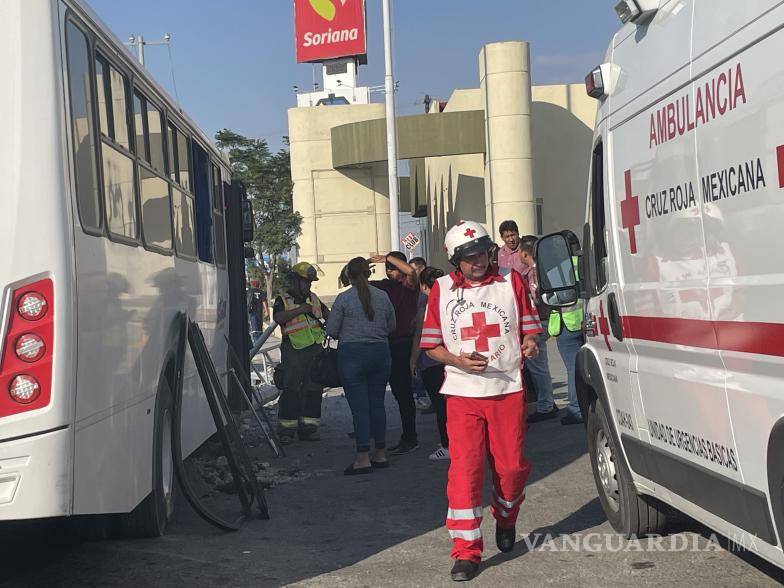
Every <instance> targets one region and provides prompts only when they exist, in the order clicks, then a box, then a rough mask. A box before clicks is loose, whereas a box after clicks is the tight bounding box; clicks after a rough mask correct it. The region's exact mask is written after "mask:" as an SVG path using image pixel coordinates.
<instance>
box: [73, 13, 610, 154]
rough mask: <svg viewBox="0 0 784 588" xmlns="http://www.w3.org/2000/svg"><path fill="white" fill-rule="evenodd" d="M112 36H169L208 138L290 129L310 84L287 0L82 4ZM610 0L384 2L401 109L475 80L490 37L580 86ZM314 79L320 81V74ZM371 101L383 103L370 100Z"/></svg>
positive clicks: (183, 86)
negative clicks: (525, 44) (524, 47)
mask: <svg viewBox="0 0 784 588" xmlns="http://www.w3.org/2000/svg"><path fill="white" fill-rule="evenodd" d="M88 2H89V3H90V4H91V5H92V7H93V9H94V10H95V11H96V12H97V13H98V15H99V16H100V17H101V18H102V19H103V21H104V22H105V23H106V24H107V25H108V26H109V27H110V28H111V29H112V30H113V31H114V33H115V34H116V35H117V36H118V37H120V38H121V39H123V40H125V39H127V38H128V36H129V35H130V34H131V33H137V34H138V33H142V34H143V35H144V36H145V37H146V38H147V39H159V38H161V37H162V36H163V34H164V33H166V32H169V33H171V35H172V56H173V63H174V74H175V79H176V85H177V91H178V94H179V100H180V103H181V105H182V107H183V109H184V110H185V111H186V112H188V114H189V115H190V116H191V117H192V118H193V119H194V120H195V121H196V122H197V123H198V124H199V125H200V126H201V127H202V129H204V131H205V132H206V133H207V135H209V136H210V137H212V136H214V135H215V132H216V131H217V130H219V129H221V128H224V127H227V128H230V129H233V130H235V131H237V132H239V133H242V134H245V135H249V136H254V137H264V138H266V139H267V140H268V141H269V143H270V145H271V146H272V147H273V148H277V147H279V146H280V144H281V142H280V137H281V136H282V135H285V134H286V133H287V131H286V127H287V118H286V110H287V109H288V108H290V107H292V106H294V104H295V99H294V95H293V91H292V86H293V85H295V84H296V85H298V86H300V88H308V87H310V84H311V66H310V65H307V64H302V65H298V64H297V63H296V62H295V60H294V20H293V19H294V17H293V3H292V1H291V0H224V1H223V2H215V1H212V0H210V1H207V0H133V1H132V2H128V1H118V0H88ZM613 4H614V1H612V0H598V1H586V0H393V6H394V19H395V22H394V24H395V43H396V45H395V77H396V78H397V79H398V80H399V81H400V91H399V93H398V112H399V113H400V114H413V113H418V112H421V111H422V109H423V107H422V105H421V101H422V98H423V97H424V95H425V94H430V95H432V96H439V97H442V98H447V97H448V96H449V94H450V93H451V91H452V89H454V88H472V87H476V86H477V85H478V80H477V75H478V74H477V61H476V60H477V54H478V52H479V49H480V48H481V46H482V45H483V44H485V43H489V42H493V41H510V40H525V41H529V42H530V43H531V54H532V61H533V65H532V75H533V81H534V83H538V84H547V83H558V82H576V81H581V80H582V79H583V78H584V77H585V74H586V73H588V71H589V70H590V69H591V68H592V67H593V66H595V65H596V64H597V63H599V61H600V60H601V57H602V56H603V54H604V51H605V49H606V47H607V44H608V43H609V40H610V38H611V37H612V35H613V33H614V32H615V31H616V30H617V29H618V28H619V26H620V21H618V19H617V17H616V16H615V13H614V11H613V9H612V6H613ZM367 7H368V15H367V18H368V61H369V64H368V65H367V66H365V67H363V68H361V70H360V82H361V83H362V84H363V85H377V84H382V83H383V80H384V55H383V31H382V23H381V8H380V7H381V0H367ZM145 57H146V62H147V66H148V68H149V69H150V71H151V72H152V73H153V75H154V76H155V77H156V79H157V80H158V82H159V83H161V84H162V85H163V86H164V87H165V88H166V89H167V90H168V91H169V92H170V93H171V94H172V95H174V94H175V92H174V90H173V85H172V77H171V73H170V68H169V55H168V52H167V50H166V48H165V47H155V46H150V47H147V50H146V52H145ZM319 81H320V77H319ZM378 99H382V95H379V97H378Z"/></svg>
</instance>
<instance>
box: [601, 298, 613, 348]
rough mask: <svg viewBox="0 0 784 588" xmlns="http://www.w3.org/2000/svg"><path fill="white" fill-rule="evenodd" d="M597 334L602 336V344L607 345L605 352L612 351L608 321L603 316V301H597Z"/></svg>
mask: <svg viewBox="0 0 784 588" xmlns="http://www.w3.org/2000/svg"><path fill="white" fill-rule="evenodd" d="M599 332H600V333H601V334H602V335H604V344H605V345H607V351H612V347H610V321H609V320H607V317H606V316H604V301H603V300H600V301H599Z"/></svg>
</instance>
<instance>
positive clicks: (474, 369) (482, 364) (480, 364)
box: [455, 351, 487, 374]
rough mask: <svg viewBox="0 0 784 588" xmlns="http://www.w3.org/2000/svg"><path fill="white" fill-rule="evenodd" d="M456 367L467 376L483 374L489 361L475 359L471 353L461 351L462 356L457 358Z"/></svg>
mask: <svg viewBox="0 0 784 588" xmlns="http://www.w3.org/2000/svg"><path fill="white" fill-rule="evenodd" d="M455 367H457V368H458V369H461V370H463V371H464V372H466V373H467V374H481V373H484V371H485V370H486V369H487V361H486V360H484V359H473V358H472V357H471V354H470V353H465V352H464V351H461V352H460V355H458V356H456V361H455Z"/></svg>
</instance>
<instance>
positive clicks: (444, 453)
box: [427, 445, 449, 461]
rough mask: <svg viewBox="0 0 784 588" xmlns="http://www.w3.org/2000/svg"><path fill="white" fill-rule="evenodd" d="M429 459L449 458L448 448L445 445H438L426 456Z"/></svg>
mask: <svg viewBox="0 0 784 588" xmlns="http://www.w3.org/2000/svg"><path fill="white" fill-rule="evenodd" d="M427 458H428V459H429V460H431V461H440V460H442V459H449V450H448V449H447V448H446V447H441V446H440V445H439V446H438V449H436V450H435V451H434V452H433V453H431V454H430V455H429V456H428V457H427Z"/></svg>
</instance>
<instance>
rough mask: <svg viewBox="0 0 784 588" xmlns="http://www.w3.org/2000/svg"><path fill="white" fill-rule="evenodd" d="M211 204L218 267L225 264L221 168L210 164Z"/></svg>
mask: <svg viewBox="0 0 784 588" xmlns="http://www.w3.org/2000/svg"><path fill="white" fill-rule="evenodd" d="M212 204H213V210H214V219H213V223H212V224H213V226H214V227H215V263H216V264H217V265H218V266H219V267H223V266H225V265H226V224H225V222H226V221H225V220H224V216H223V181H222V176H221V168H219V167H218V166H217V165H215V164H213V165H212Z"/></svg>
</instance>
